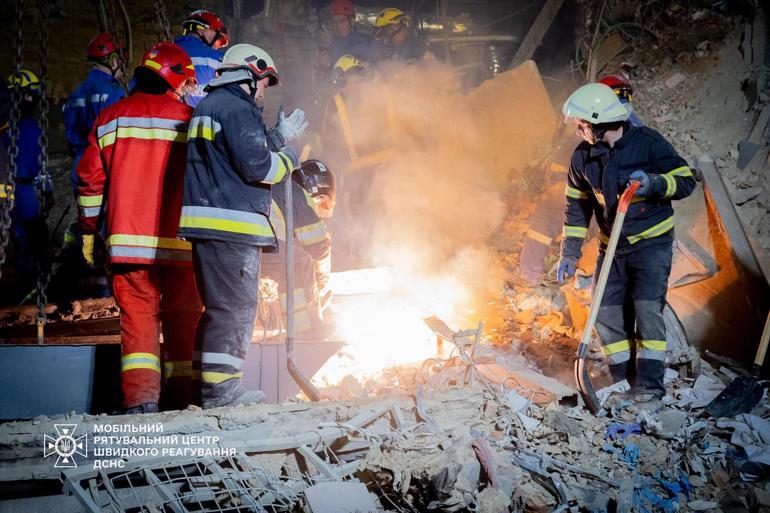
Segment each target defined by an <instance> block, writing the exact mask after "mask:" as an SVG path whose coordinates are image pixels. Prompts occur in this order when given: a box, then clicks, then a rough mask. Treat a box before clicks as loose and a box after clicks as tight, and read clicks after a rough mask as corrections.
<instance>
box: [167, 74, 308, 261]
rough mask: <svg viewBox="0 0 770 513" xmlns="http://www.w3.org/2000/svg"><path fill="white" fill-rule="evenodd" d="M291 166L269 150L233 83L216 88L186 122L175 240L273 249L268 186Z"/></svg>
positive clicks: (252, 109)
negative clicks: (181, 189)
mask: <svg viewBox="0 0 770 513" xmlns="http://www.w3.org/2000/svg"><path fill="white" fill-rule="evenodd" d="M284 151H285V150H284ZM292 167H293V157H291V156H289V155H288V154H287V153H284V152H281V151H279V152H273V151H270V150H269V149H268V148H267V143H266V132H265V125H264V123H263V121H262V114H261V112H260V109H259V108H258V107H257V105H256V103H255V101H254V99H253V98H252V97H250V96H249V95H248V94H246V92H244V91H243V90H242V89H241V88H240V87H239V86H238V85H237V84H227V85H223V86H220V87H216V88H214V89H213V90H211V91H210V92H209V94H208V95H207V96H206V97H205V98H204V99H203V100H202V101H201V103H200V104H198V107H197V108H196V109H195V112H194V113H193V118H192V120H191V121H190V128H189V131H188V149H187V171H186V173H185V180H184V197H183V200H182V215H181V217H180V219H179V234H178V235H179V237H181V238H184V239H207V240H219V241H226V242H238V243H242V244H251V245H256V246H269V247H276V245H277V243H276V237H275V231H274V229H273V227H272V226H271V225H270V221H269V217H270V204H271V202H272V197H271V194H270V186H271V185H272V184H276V183H279V182H280V181H281V180H283V178H284V177H285V176H286V174H287V173H288V172H290V171H291V169H292Z"/></svg>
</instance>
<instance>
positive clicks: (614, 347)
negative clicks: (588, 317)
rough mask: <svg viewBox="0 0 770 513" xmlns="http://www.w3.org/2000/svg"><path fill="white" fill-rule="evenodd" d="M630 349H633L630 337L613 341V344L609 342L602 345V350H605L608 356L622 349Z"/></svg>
mask: <svg viewBox="0 0 770 513" xmlns="http://www.w3.org/2000/svg"><path fill="white" fill-rule="evenodd" d="M630 350H631V343H630V342H629V341H628V339H626V340H620V341H618V342H613V343H611V344H607V345H606V346H602V351H604V354H605V355H606V356H610V355H611V354H616V353H620V352H621V351H630Z"/></svg>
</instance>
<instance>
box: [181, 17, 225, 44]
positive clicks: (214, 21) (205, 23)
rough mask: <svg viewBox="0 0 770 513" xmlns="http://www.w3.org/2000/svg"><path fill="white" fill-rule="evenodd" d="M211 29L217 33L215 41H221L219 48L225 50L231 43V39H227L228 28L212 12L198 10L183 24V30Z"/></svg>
mask: <svg viewBox="0 0 770 513" xmlns="http://www.w3.org/2000/svg"><path fill="white" fill-rule="evenodd" d="M201 27H202V28H207V29H211V30H213V31H214V32H216V33H217V38H216V39H215V40H214V41H215V42H216V41H219V48H224V47H225V46H227V44H228V43H229V42H230V38H228V37H227V28H226V27H225V24H224V23H222V20H221V19H220V18H219V16H217V15H216V14H214V13H213V12H211V11H207V10H205V9H198V10H197V11H193V12H191V13H190V14H189V15H188V16H187V19H186V20H184V21H183V22H182V28H183V29H185V30H198V29H199V28H201Z"/></svg>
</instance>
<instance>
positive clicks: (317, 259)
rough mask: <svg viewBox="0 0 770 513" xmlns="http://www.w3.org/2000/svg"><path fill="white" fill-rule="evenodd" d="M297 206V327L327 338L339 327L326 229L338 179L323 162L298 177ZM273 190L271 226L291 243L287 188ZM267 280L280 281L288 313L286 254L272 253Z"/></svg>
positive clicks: (265, 268) (306, 166) (305, 167)
mask: <svg viewBox="0 0 770 513" xmlns="http://www.w3.org/2000/svg"><path fill="white" fill-rule="evenodd" d="M292 176H293V180H292V184H293V189H292V192H293V196H292V198H293V203H294V205H293V207H294V240H295V246H294V275H295V285H294V287H295V288H294V323H295V324H294V325H295V329H296V332H297V334H298V336H300V337H312V338H314V339H316V340H322V339H324V338H326V337H327V336H328V335H329V334H330V331H331V330H332V329H333V325H332V323H330V322H329V321H330V312H329V310H328V307H329V304H330V300H331V290H330V289H329V278H330V275H331V248H332V239H331V235H330V234H329V230H328V229H327V226H326V221H325V220H326V219H329V218H330V217H331V214H332V212H333V204H334V199H335V184H334V176H333V175H332V173H331V171H330V170H329V168H328V167H326V164H324V163H323V162H321V161H320V160H315V159H311V160H306V161H304V162H303V163H302V165H301V166H300V167H299V169H297V170H295V171H294V173H293V174H292ZM287 183H288V181H284V182H282V183H280V184H279V185H277V186H275V187H273V207H272V209H271V210H270V222H271V224H272V225H273V227H274V228H275V231H276V234H277V235H278V239H279V240H280V241H281V243H283V242H284V241H285V240H286V223H285V221H284V213H285V211H286V196H285V194H286V190H285V187H286V184H287ZM262 276H267V277H269V278H271V279H273V280H274V281H276V282H277V283H278V292H279V294H280V298H281V306H282V308H283V310H284V312H285V310H286V252H285V251H283V250H281V251H280V252H279V253H277V254H275V253H271V254H266V255H265V258H264V261H263V262H262Z"/></svg>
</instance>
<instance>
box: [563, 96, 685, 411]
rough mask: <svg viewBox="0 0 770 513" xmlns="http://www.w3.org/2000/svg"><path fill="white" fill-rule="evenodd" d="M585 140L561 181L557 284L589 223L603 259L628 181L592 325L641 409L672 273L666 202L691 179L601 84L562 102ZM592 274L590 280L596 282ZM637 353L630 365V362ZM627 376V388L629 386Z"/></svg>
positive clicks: (654, 367) (649, 393) (658, 385)
mask: <svg viewBox="0 0 770 513" xmlns="http://www.w3.org/2000/svg"><path fill="white" fill-rule="evenodd" d="M562 110H563V112H564V115H565V116H567V117H568V118H573V119H574V120H575V123H576V124H577V128H578V134H579V135H580V136H581V137H582V138H583V139H584V141H583V142H582V143H580V144H579V145H578V147H577V148H576V149H575V152H574V153H573V155H572V161H571V163H570V166H569V170H568V174H567V187H566V191H565V193H566V197H567V208H566V210H565V220H564V231H563V235H564V238H563V242H562V248H561V260H560V261H559V267H558V272H557V277H558V279H559V282H560V283H563V282H564V279H565V277H570V276H572V275H574V273H575V268H576V266H577V260H578V259H579V258H580V255H581V247H582V245H583V241H584V240H585V238H586V235H587V234H588V226H589V224H590V221H591V217H592V216H594V215H595V216H596V223H597V225H598V226H599V232H600V234H599V238H600V240H601V241H602V244H601V251H600V253H599V258H598V261H597V265H596V268H597V269H600V268H601V265H602V261H603V259H604V250H605V249H606V242H607V240H608V238H609V235H610V231H611V226H612V222H613V219H614V217H615V213H616V210H617V206H618V198H619V196H620V194H621V193H622V192H623V191H624V190H625V188H626V187H627V186H628V184H629V183H630V182H631V181H632V180H637V181H639V182H640V184H641V186H640V187H639V190H638V191H637V192H636V195H637V196H636V197H635V198H634V200H633V202H632V205H631V206H630V208H629V210H628V214H627V215H626V219H625V222H624V225H623V232H622V234H621V236H620V240H619V242H618V246H617V251H616V254H615V258H614V261H613V265H612V268H611V271H610V275H609V279H608V281H607V286H606V289H605V292H604V297H603V298H602V302H601V305H600V308H599V312H598V317H597V320H596V331H597V333H598V334H599V338H600V340H601V344H602V348H603V350H604V354H605V357H606V358H607V360H608V364H609V369H610V373H611V375H612V378H613V380H614V381H615V382H619V381H622V380H625V379H629V381H631V382H632V383H631V384H632V385H633V390H634V392H635V396H636V397H637V399H638V400H639V401H640V402H648V401H654V400H655V399H658V398H660V397H662V396H663V395H664V394H665V388H664V386H663V374H664V363H665V358H666V330H665V325H664V322H663V306H664V304H665V301H666V289H667V284H668V277H669V274H670V273H671V258H672V244H673V240H674V219H673V214H674V210H673V208H672V206H671V202H672V201H673V200H678V199H682V198H685V197H687V196H689V195H690V193H691V192H692V190H693V188H694V187H695V178H694V177H693V174H692V171H691V170H690V168H689V167H688V166H687V162H685V160H684V159H683V158H682V157H680V156H679V155H678V154H677V152H676V151H675V150H674V148H673V147H672V146H671V144H669V142H668V141H666V140H665V139H664V138H663V136H661V135H660V134H659V133H658V132H657V131H655V130H653V129H651V128H647V127H637V126H634V125H633V124H632V123H631V122H630V121H628V118H629V115H630V113H631V107H630V104H623V103H621V102H620V100H619V99H618V97H617V96H616V95H615V93H613V91H612V89H611V88H610V87H608V86H607V85H605V84H598V83H597V84H587V85H584V86H582V87H580V88H578V89H577V90H576V91H575V92H574V93H572V95H571V96H570V97H569V98H568V99H567V101H566V102H565V103H564V107H563V109H562ZM597 274H598V273H597ZM634 347H635V353H636V362H635V366H634V365H632V362H631V354H632V348H634ZM634 375H635V378H636V379H635V380H634V379H631V378H633V377H634Z"/></svg>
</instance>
